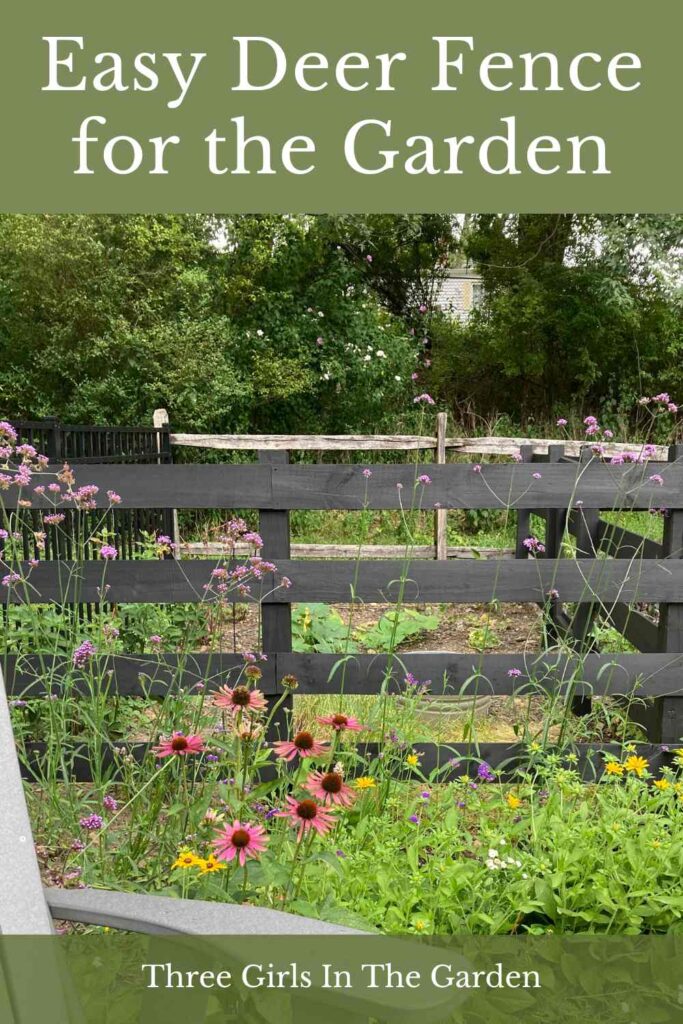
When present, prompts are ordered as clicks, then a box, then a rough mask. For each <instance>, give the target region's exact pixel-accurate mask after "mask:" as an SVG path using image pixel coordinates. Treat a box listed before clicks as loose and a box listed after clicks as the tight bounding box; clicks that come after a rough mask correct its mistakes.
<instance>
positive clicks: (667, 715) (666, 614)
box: [648, 444, 683, 743]
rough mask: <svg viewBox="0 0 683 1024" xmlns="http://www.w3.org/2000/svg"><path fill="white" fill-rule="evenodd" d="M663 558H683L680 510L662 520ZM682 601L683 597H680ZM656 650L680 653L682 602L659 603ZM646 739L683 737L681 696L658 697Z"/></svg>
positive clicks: (673, 458) (676, 452)
mask: <svg viewBox="0 0 683 1024" xmlns="http://www.w3.org/2000/svg"><path fill="white" fill-rule="evenodd" d="M669 462H670V463H672V462H677V463H678V464H679V465H680V464H681V463H682V462H683V444H672V445H671V447H670V448H669ZM662 555H663V557H664V558H683V509H675V510H674V509H670V510H669V512H668V513H667V515H666V518H665V520H664V537H663V539H662ZM681 598H683V594H682V595H681ZM658 641H659V642H658V646H657V649H658V651H659V652H660V653H662V654H678V653H683V600H681V601H680V602H677V603H676V604H660V606H659V635H658ZM653 731H654V732H655V733H656V735H654V736H648V739H650V740H652V741H653V742H655V743H679V742H680V740H681V738H683V697H661V698H660V699H658V700H656V701H655V715H654V730H653Z"/></svg>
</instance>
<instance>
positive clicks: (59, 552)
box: [11, 417, 173, 559]
mask: <svg viewBox="0 0 683 1024" xmlns="http://www.w3.org/2000/svg"><path fill="white" fill-rule="evenodd" d="M11 422H12V426H13V427H14V429H15V430H16V431H17V433H18V435H19V438H20V440H21V441H23V442H25V443H27V444H32V445H33V446H34V448H35V449H36V450H37V451H38V452H39V453H41V454H43V455H47V457H48V458H49V460H50V462H51V463H55V464H63V463H65V462H67V463H69V465H73V466H79V465H86V466H92V465H102V464H107V463H110V464H114V465H125V464H133V465H140V464H142V465H165V464H169V463H172V462H173V455H172V450H171V443H170V435H169V428H168V426H167V425H166V426H163V427H102V426H91V425H87V426H83V425H79V426H77V425H74V424H64V423H61V422H60V421H59V420H58V419H56V418H54V417H49V418H47V419H44V420H13V421H11ZM88 476H89V475H88ZM89 482H90V480H89V478H88V479H86V478H85V476H84V475H83V474H82V473H81V474H79V484H82V483H89ZM112 489H115V488H112ZM105 501H106V497H105ZM64 512H65V515H66V520H65V521H64V523H63V524H62V525H61V526H60V529H59V530H58V531H57V530H46V531H45V533H46V538H45V543H46V547H45V551H44V552H43V554H42V557H45V558H48V559H56V558H62V559H68V558H72V557H73V556H74V552H75V551H76V550H78V551H79V552H83V556H84V557H85V558H97V554H98V552H97V547H96V546H95V545H92V544H88V543H87V541H84V538H87V537H89V536H90V535H91V534H92V532H93V528H94V527H95V525H96V524H97V528H98V529H97V532H98V533H100V534H101V533H103V532H104V531H106V532H108V533H109V534H110V535H111V537H112V543H113V544H114V545H115V546H116V547H117V548H118V550H119V552H120V553H121V556H122V557H123V558H133V557H134V556H135V554H136V553H139V552H138V546H139V544H140V543H141V542H143V541H144V538H145V536H149V535H154V534H157V533H162V534H166V535H168V536H171V535H172V534H173V513H172V511H171V510H170V509H167V508H154V507H146V508H137V509H124V508H118V507H117V508H114V509H112V510H111V511H108V512H107V515H106V517H105V518H104V519H103V516H102V512H99V513H96V514H93V515H91V516H89V517H86V518H84V517H83V516H82V515H80V516H76V515H75V514H74V513H73V512H72V511H71V510H69V509H65V510H64ZM40 530H44V527H43V525H42V517H41V516H40V515H39V514H38V513H37V512H35V511H34V512H33V513H32V515H31V517H30V522H26V524H25V526H24V528H23V546H24V555H25V557H26V559H29V558H36V557H38V554H37V549H36V538H35V533H36V531H40Z"/></svg>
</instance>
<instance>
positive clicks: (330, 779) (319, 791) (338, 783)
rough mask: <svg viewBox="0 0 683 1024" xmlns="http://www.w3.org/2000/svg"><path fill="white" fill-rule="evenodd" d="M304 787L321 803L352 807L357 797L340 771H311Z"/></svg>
mask: <svg viewBox="0 0 683 1024" xmlns="http://www.w3.org/2000/svg"><path fill="white" fill-rule="evenodd" d="M304 789H307V790H308V792H309V793H311V794H312V796H314V797H315V798H316V800H319V801H320V803H321V804H339V806H340V807H350V806H351V804H352V803H353V801H354V799H355V794H354V792H353V790H352V789H351V787H350V786H347V785H346V783H345V782H344V779H343V777H342V775H340V773H339V772H311V774H310V775H309V776H308V778H307V780H306V782H305V783H304Z"/></svg>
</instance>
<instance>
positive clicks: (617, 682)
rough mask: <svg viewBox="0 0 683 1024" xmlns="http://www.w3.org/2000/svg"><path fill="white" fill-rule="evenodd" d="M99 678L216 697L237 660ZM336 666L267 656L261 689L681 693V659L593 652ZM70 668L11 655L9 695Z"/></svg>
mask: <svg viewBox="0 0 683 1024" xmlns="http://www.w3.org/2000/svg"><path fill="white" fill-rule="evenodd" d="M94 665H95V666H96V667H97V671H98V673H100V674H101V680H102V681H101V683H100V692H102V693H103V694H109V695H111V696H114V695H117V696H119V697H144V696H150V697H163V696H164V694H166V693H167V692H169V690H170V689H171V688H172V689H174V690H176V691H178V690H180V689H184V690H185V691H186V692H188V693H191V692H192V691H193V689H196V687H197V684H199V683H200V684H202V686H204V687H205V688H206V691H207V692H209V693H210V692H213V691H214V690H216V689H217V688H218V687H219V686H222V685H223V684H224V683H225V682H226V678H227V675H228V673H229V672H231V671H234V670H235V669H238V668H240V667H241V666H242V665H243V661H242V658H241V656H240V655H238V654H222V653H208V652H206V653H199V654H163V655H160V656H159V657H158V658H156V657H155V658H152V657H151V656H150V655H148V654H147V655H146V654H115V655H108V656H105V655H100V656H98V657H97V658H96V660H95V661H94ZM344 665H345V667H344V671H343V672H342V671H341V668H340V666H339V655H336V654H305V653H299V652H292V651H285V652H269V653H268V660H267V661H266V662H262V663H261V667H262V671H263V676H262V678H261V679H260V680H259V689H260V690H262V691H263V692H264V693H265V694H267V695H273V694H279V693H283V692H284V689H283V686H282V685H281V680H282V679H283V677H285V676H287V675H293V676H295V677H296V679H297V682H298V688H297V691H296V692H297V693H298V694H301V695H311V694H320V693H330V694H335V693H340V692H342V691H343V692H345V693H349V694H363V695H372V694H378V693H379V692H380V689H381V688H382V687H383V686H386V688H387V692H389V693H394V694H396V693H403V692H405V690H406V683H405V681H404V680H405V676H406V674H407V673H412V675H413V676H415V678H417V679H419V680H422V681H424V682H425V684H426V685H427V689H428V692H429V693H430V694H431V695H433V696H437V697H438V696H492V695H495V696H501V697H508V696H525V695H527V696H528V695H529V694H535V693H539V694H540V693H555V694H563V693H567V692H569V691H572V692H574V690H576V692H578V693H584V694H593V695H598V696H604V695H608V694H611V695H613V696H616V695H623V696H628V695H631V694H633V693H634V688H635V694H636V696H638V697H642V696H650V697H654V696H660V695H663V694H675V693H678V694H683V654H654V655H645V654H640V655H638V654H587V655H584V656H582V657H578V656H571V655H567V654H564V653H559V652H557V651H545V652H543V653H531V652H530V653H528V654H482V655H477V654H472V653H470V654H453V653H450V652H442V651H406V652H401V653H400V654H395V655H390V656H388V655H386V654H384V655H378V654H355V655H353V656H352V657H351V658H349V659H348V660H346V661H345V663H344ZM69 668H70V662H69V659H68V658H67V657H66V656H59V655H47V654H46V655H39V654H32V655H11V656H9V657H7V658H6V664H5V666H4V671H5V682H6V685H7V691H8V693H9V694H11V695H12V696H13V697H21V698H24V699H28V698H31V697H42V696H46V695H47V694H49V693H59V692H60V691H61V686H62V683H63V680H64V679H65V678H66V676H67V674H68V671H69ZM90 686H91V684H90V682H89V681H88V680H86V679H81V680H78V681H77V683H76V685H75V687H74V692H75V694H76V695H78V694H79V693H81V694H84V693H89V692H90Z"/></svg>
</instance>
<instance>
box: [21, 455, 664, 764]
mask: <svg viewBox="0 0 683 1024" xmlns="http://www.w3.org/2000/svg"><path fill="white" fill-rule="evenodd" d="M524 454H525V453H523V455H524ZM682 462H683V449H681V447H680V446H679V447H677V448H672V450H671V454H670V461H669V463H667V464H662V463H660V464H658V465H657V466H656V467H653V465H652V464H650V465H648V466H645V465H642V464H629V465H607V464H601V463H598V462H596V461H595V460H593V461H591V462H590V464H585V465H584V464H583V463H581V462H574V461H572V460H567V459H564V458H563V456H562V453H561V452H559V451H558V452H551V453H550V456H549V460H547V461H544V462H538V464H536V462H532V461H531V459H529V458H528V457H527V458H526V460H525V461H523V462H522V463H520V464H517V465H483V466H475V465H463V464H457V465H455V464H451V465H438V466H435V465H428V466H424V467H415V466H414V465H413V466H408V465H405V466H397V465H391V466H375V467H373V470H372V478H371V479H370V480H369V481H368V480H367V479H366V478H365V477H364V475H363V469H362V467H361V466H349V465H317V466H316V465H289V464H288V460H287V453H286V452H282V451H278V452H262V453H260V460H259V463H258V464H256V465H226V464H221V465H182V466H181V465H163V464H161V465H149V466H135V465H92V466H90V467H89V472H88V482H90V483H94V484H96V485H97V486H98V487H99V493H98V497H97V501H98V504H99V505H100V506H101V507H102V508H105V507H106V504H107V498H106V492H107V490H108V489H114V490H116V491H117V492H118V493H119V494H120V495H121V497H122V505H121V508H122V509H124V510H141V509H146V508H148V507H154V508H160V509H165V510H170V509H178V508H179V509H185V508H187V509H197V508H200V509H209V508H218V509H223V510H229V509H234V508H241V509H244V508H250V509H256V510H258V511H259V516H260V526H259V529H260V532H261V534H262V536H263V539H264V548H263V551H262V555H263V557H264V558H266V559H269V560H272V561H274V562H275V563H276V565H277V567H278V570H279V572H280V573H281V574H283V575H285V576H287V577H289V579H290V580H291V587H289V588H288V589H284V588H277V586H276V579H274V578H270V577H267V578H265V579H264V580H263V593H264V594H265V595H266V596H265V599H264V602H263V606H262V649H263V651H264V652H265V653H266V654H267V658H268V660H267V661H266V662H265V663H264V669H265V671H264V678H263V681H262V687H263V690H264V692H265V693H266V695H267V698H268V700H269V701H270V702H273V701H276V700H278V698H279V697H281V696H282V694H283V692H284V691H283V689H282V678H283V676H285V675H287V674H293V675H294V676H296V677H297V679H298V681H299V686H298V689H297V692H298V693H305V694H322V693H335V692H339V690H340V688H341V685H342V684H341V673H340V672H339V671H335V664H337V663H338V661H339V658H338V656H336V655H324V654H299V653H295V652H293V651H292V637H291V605H292V604H293V603H297V602H311V601H325V602H338V603H343V602H350V601H351V600H352V584H353V585H354V591H355V598H356V599H359V600H363V601H366V602H377V603H388V602H396V601H398V600H399V597H400V595H401V594H402V600H403V601H405V602H406V603H416V602H423V601H424V602H436V601H443V602H448V603H463V604H465V603H468V604H469V603H472V602H475V601H483V602H490V601H493V600H496V601H499V602H515V603H517V602H535V603H537V604H539V605H542V606H543V607H544V608H546V609H548V608H549V609H550V616H549V619H550V623H549V625H550V628H549V630H548V642H549V647H548V650H546V651H545V652H541V653H537V654H528V655H523V654H520V655H510V654H486V655H477V654H450V653H432V652H420V653H410V654H408V653H406V654H403V653H401V654H400V655H394V656H391V657H388V656H386V655H383V656H374V655H356V656H354V657H353V658H352V659H351V660H349V661H348V662H347V665H346V668H345V671H344V683H343V686H344V692H346V693H362V694H379V692H380V690H381V689H382V688H383V687H385V688H388V689H389V691H390V692H395V693H401V692H403V690H404V689H405V686H406V684H405V682H404V679H405V675H406V672H408V671H409V672H412V673H413V674H414V675H415V676H416V677H417V678H418V679H420V680H431V681H432V682H431V684H430V691H431V693H433V694H434V695H437V696H439V695H441V694H442V693H446V694H452V695H463V694H469V695H487V696H488V695H491V694H493V695H500V696H503V695H508V694H520V695H522V694H525V693H531V692H543V691H544V692H550V693H555V694H557V695H558V696H560V697H562V698H563V699H566V700H567V701H570V702H571V706H572V708H573V709H574V710H575V711H577V712H578V713H582V712H583V711H585V710H586V707H587V705H588V704H589V702H590V700H591V698H592V697H595V696H604V695H611V696H616V697H620V698H623V699H624V700H627V701H630V698H631V697H632V696H633V694H635V695H636V696H637V698H638V699H639V700H643V699H646V700H648V701H649V702H650V701H651V703H649V704H648V707H647V709H646V713H645V714H640V713H638V714H636V713H634V717H637V718H639V720H641V721H643V723H644V724H645V725H646V726H647V732H648V744H645V745H644V746H643V748H642V750H643V753H645V755H646V756H650V757H653V758H655V761H656V762H657V764H659V763H660V762H661V763H668V760H667V759H670V757H671V754H670V752H669V747H670V746H675V745H676V744H677V743H678V742H680V738H681V736H682V735H683V557H682V556H683V465H682ZM655 470H656V476H657V477H661V482H660V481H659V480H655V481H653V480H652V476H653V475H655ZM422 473H425V474H427V475H428V476H429V477H430V479H431V483H429V484H428V485H422V484H418V483H416V481H417V479H418V477H419V475H421V474H422ZM38 482H39V481H38V480H36V483H38ZM7 493H8V497H9V500H10V501H11V500H12V499H11V496H10V492H7ZM414 502H419V503H420V504H421V506H422V507H430V508H431V507H432V505H433V504H436V503H439V505H440V506H441V507H443V508H445V509H449V508H473V509H480V508H511V509H512V510H514V511H515V512H516V514H517V520H518V544H517V554H518V558H517V559H516V560H514V561H506V560H503V559H500V560H497V559H486V560H481V561H479V560H476V559H472V560H464V559H457V560H453V561H448V562H447V561H441V562H437V561H434V562H425V561H420V562H417V561H416V562H412V563H409V562H395V561H386V560H381V561H380V560H372V559H365V560H364V561H363V562H362V563H361V564H360V565H359V566H357V565H356V562H355V561H353V560H346V559H340V560H334V561H330V560H317V561H316V560H296V559H291V558H290V529H289V511H290V510H292V509H300V508H315V509H321V508H322V509H358V510H360V509H362V508H363V507H369V508H381V509H392V508H393V509H397V508H401V507H402V508H406V507H410V506H411V504H412V503H414ZM427 502H428V503H429V504H428V506H427ZM35 504H36V507H37V509H38V510H40V507H41V505H43V504H45V502H44V501H43V499H41V498H40V497H37V499H36V503H35ZM662 506H664V507H666V508H667V509H668V513H667V515H666V518H665V520H664V537H663V541H662V543H661V545H660V544H653V542H646V541H644V540H643V539H642V538H639V537H638V535H637V534H634V533H632V532H631V531H627V530H624V529H621V528H613V527H612V526H611V524H609V523H607V522H606V521H604V520H603V519H602V518H601V515H600V513H601V510H608V511H609V510H614V509H645V510H651V509H653V508H655V507H658V508H659V507H662ZM532 514H533V515H536V516H540V517H542V519H544V520H545V524H546V526H545V547H546V550H545V554H544V555H543V556H542V557H530V556H529V552H528V550H527V548H526V546H525V545H524V543H523V541H524V539H525V538H526V537H527V536H528V535H529V533H530V524H531V516H532ZM567 533H569V535H570V536H571V537H572V538H573V539H574V541H575V545H576V547H575V551H573V552H568V551H567V548H566V544H563V543H562V542H563V539H564V540H565V541H566V537H567ZM568 555H569V557H568ZM214 565H215V561H214V562H212V561H211V560H207V559H192V560H167V561H133V560H129V559H128V560H126V559H121V560H117V561H115V562H112V563H109V564H107V565H106V570H105V568H104V566H103V564H102V563H99V564H95V563H93V562H90V563H88V562H86V563H83V564H78V563H69V562H68V561H67V562H62V561H53V562H41V564H40V565H39V566H38V567H37V568H35V569H34V570H33V572H32V574H31V580H30V583H31V587H30V591H28V592H27V591H25V590H24V589H23V588H19V589H18V590H17V589H14V590H13V591H12V592H11V595H10V596H11V599H12V600H14V601H22V600H23V601H25V600H30V601H33V602H55V603H58V604H63V603H67V604H68V603H70V602H76V601H79V600H81V601H83V600H95V599H96V597H97V595H98V593H99V588H101V586H102V584H103V581H105V580H106V584H107V586H108V587H109V590H108V592H107V600H108V601H109V602H112V603H126V602H153V603H166V604H173V603H177V602H200V601H207V600H211V597H210V596H209V597H207V592H206V591H205V589H204V588H205V585H206V584H207V583H208V582H209V579H210V573H211V569H212V567H213V566H214ZM274 587H275V589H273V588H274ZM234 600H235V601H236V602H239V601H240V600H241V599H240V597H239V596H238V595H234ZM242 600H243V599H242ZM634 605H638V607H637V608H634V607H633V606H634ZM641 605H647V606H652V607H656V608H657V610H658V618H657V620H656V621H655V619H654V618H650V617H648V615H646V614H645V613H644V612H643V611H642V610H640V606H641ZM599 618H601V619H606V620H608V621H610V622H612V623H613V624H614V625H615V626H616V628H618V629H620V630H621V631H622V632H623V633H624V635H625V636H629V637H630V638H631V639H632V640H633V639H637V638H638V636H640V635H641V634H642V637H643V640H642V644H643V647H642V649H641V650H640V652H639V653H630V654H619V655H613V654H607V653H601V652H600V651H599V650H597V649H596V646H595V643H594V639H593V634H592V625H593V624H594V623H595V622H596V621H597V620H598V619H599ZM641 620H642V621H641ZM633 622H634V623H636V626H632V625H631V623H633ZM644 623H646V624H647V628H646V626H645V625H644ZM560 640H561V641H562V643H561V644H559V641H560ZM556 641H558V643H556ZM634 645H635V646H638V644H634ZM238 660H239V659H238V657H237V656H236V655H228V654H208V653H190V654H183V655H165V656H164V657H162V658H161V659H159V660H157V659H156V658H150V656H149V655H142V654H137V653H134V652H132V653H130V654H126V655H119V656H117V657H115V658H112V659H109V660H108V661H107V662H105V663H102V664H101V669H102V673H103V675H102V684H101V685H102V686H103V688H104V689H105V690H106V692H107V693H108V694H110V695H114V694H118V695H119V696H134V695H145V694H147V695H150V696H161V695H163V694H164V693H165V692H167V690H168V688H169V686H181V687H183V688H184V689H187V690H189V689H190V688H191V687H192V686H193V685H195V684H196V682H198V681H200V680H201V681H202V682H204V683H205V684H206V686H207V688H208V689H209V690H211V689H214V688H215V687H216V686H217V685H218V684H219V682H224V681H225V673H226V672H227V671H228V670H229V668H230V667H232V666H234V665H236V664H237V663H238ZM5 668H6V678H7V685H8V688H9V692H10V693H11V694H13V695H14V696H15V697H18V696H22V695H24V694H26V693H31V694H34V693H37V692H40V687H41V685H43V686H46V687H48V686H49V688H51V689H52V690H53V691H54V688H55V687H56V688H57V690H56V691H55V692H58V690H59V686H60V681H61V679H62V678H63V676H64V674H65V672H66V671H67V670H68V664H67V663H65V662H59V659H56V660H55V659H48V658H46V657H41V656H39V655H35V656H33V658H32V659H25V658H13V659H9V660H8V664H7V665H6V667H5ZM36 669H38V672H36ZM41 680H42V681H41ZM387 680H388V681H387ZM287 692H288V691H287ZM288 707H291V696H289V695H288V696H287V697H286V699H285V701H284V703H283V704H282V711H281V717H280V718H279V720H278V721H277V722H276V723H275V724H274V729H275V731H278V730H280V731H282V729H283V728H284V725H285V719H284V718H283V717H282V716H283V715H284V713H285V710H286V709H288ZM629 707H630V704H629ZM617 749H618V748H615V747H614V746H613V745H610V744H601V743H591V744H578V745H576V756H577V758H578V764H579V765H580V766H582V770H584V774H585V777H586V778H587V779H590V778H595V777H596V775H597V776H599V774H600V771H601V765H602V757H601V754H604V753H606V752H609V751H611V750H617ZM35 753H36V757H38V758H39V759H40V756H41V754H40V750H39V748H38V747H36V751H35ZM422 753H423V761H422V765H421V770H422V771H424V772H426V771H429V770H432V769H438V770H439V771H440V772H441V770H442V769H443V777H444V778H446V777H448V776H449V773H451V771H453V772H455V771H456V768H457V774H458V775H461V774H463V772H464V771H466V770H468V768H467V766H468V764H469V765H470V769H471V766H472V765H475V766H476V763H477V762H478V761H480V760H486V761H488V762H489V763H490V764H492V765H493V766H494V767H495V766H497V767H500V768H501V769H502V770H503V772H508V773H509V772H510V771H512V770H513V769H514V767H515V766H516V765H518V764H519V763H520V759H521V758H524V757H526V756H527V753H526V752H525V751H523V750H521V749H520V747H519V746H518V745H515V744H505V743H487V744H484V745H478V744H476V743H474V742H472V743H460V744H441V745H435V744H426V745H423V749H422ZM117 756H118V755H116V753H115V752H114V753H113V754H112V755H111V758H112V760H111V765H110V767H111V770H112V771H113V770H116V763H117V762H116V759H117ZM135 756H137V754H136V755H135ZM79 763H80V767H79V768H78V774H79V776H80V777H83V778H85V777H86V774H87V767H86V766H87V758H80V762H79ZM653 764H654V762H653ZM84 773H86V774H84ZM440 777H441V776H440Z"/></svg>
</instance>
